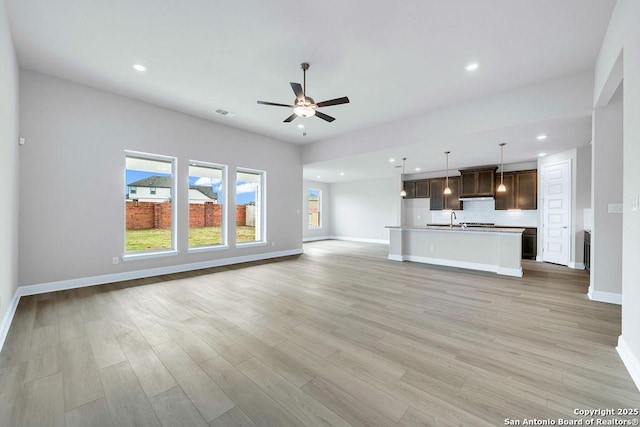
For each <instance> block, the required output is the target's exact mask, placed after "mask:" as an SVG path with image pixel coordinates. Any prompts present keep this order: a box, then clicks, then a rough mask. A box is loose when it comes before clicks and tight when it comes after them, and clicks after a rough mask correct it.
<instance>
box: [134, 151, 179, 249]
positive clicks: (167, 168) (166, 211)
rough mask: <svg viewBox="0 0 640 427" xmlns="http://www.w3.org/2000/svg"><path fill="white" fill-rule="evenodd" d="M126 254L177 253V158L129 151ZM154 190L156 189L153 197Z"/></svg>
mask: <svg viewBox="0 0 640 427" xmlns="http://www.w3.org/2000/svg"><path fill="white" fill-rule="evenodd" d="M125 154H126V162H125V163H126V166H125V186H126V188H128V189H129V194H136V197H135V199H132V198H130V197H129V194H126V195H125V253H132V252H136V253H137V252H150V253H154V252H166V251H170V250H173V251H175V248H176V245H175V238H176V226H175V223H176V221H175V216H176V215H175V212H176V210H175V203H172V201H173V199H174V198H175V164H176V159H175V158H174V157H167V156H160V155H155V154H146V153H137V152H131V151H127V152H125ZM151 189H155V190H156V191H155V194H154V195H153V196H152V194H151V191H150V190H151Z"/></svg>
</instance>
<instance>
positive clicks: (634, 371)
mask: <svg viewBox="0 0 640 427" xmlns="http://www.w3.org/2000/svg"><path fill="white" fill-rule="evenodd" d="M616 350H617V351H618V354H619V355H620V359H622V363H624V366H625V367H626V368H627V371H629V375H631V379H632V380H633V382H634V383H635V384H636V387H637V389H638V391H640V360H639V359H638V357H637V356H636V355H635V354H633V351H631V347H629V345H628V344H627V342H626V341H625V339H624V337H623V336H622V335H620V336H619V337H618V346H617V347H616Z"/></svg>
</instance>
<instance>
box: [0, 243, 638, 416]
mask: <svg viewBox="0 0 640 427" xmlns="http://www.w3.org/2000/svg"><path fill="white" fill-rule="evenodd" d="M386 254H387V247H386V246H385V245H376V244H362V243H353V242H341V241H322V242H313V243H309V244H305V254H304V255H301V256H298V257H288V258H283V259H278V260H272V261H264V262H255V263H248V264H243V265H236V266H229V267H220V268H212V269H208V270H200V271H195V272H189V273H183V274H174V275H166V276H161V277H152V278H145V279H140V280H132V281H129V282H120V283H113V284H108V285H102V286H94V287H88V288H81V289H74V290H68V291H61V292H55V293H48V294H42V295H35V296H30V297H25V298H22V299H21V301H20V304H19V306H18V309H17V312H16V315H15V317H14V320H13V323H12V326H11V329H10V331H9V334H8V337H7V340H6V343H5V346H4V348H3V350H2V352H1V353H0V425H2V426H12V427H13V426H38V427H43V426H65V425H66V426H129V425H131V426H133V425H135V426H191V425H193V426H230V425H242V426H254V425H257V426H262V425H268V426H314V425H337V426H348V425H354V426H389V425H403V426H415V425H464V426H484V425H487V426H490V425H505V420H506V419H511V420H523V419H524V418H527V419H532V418H536V419H543V420H546V419H553V420H558V419H560V418H562V419H573V418H576V415H575V414H574V410H576V409H601V408H640V393H639V392H638V390H637V389H636V387H635V386H634V384H633V382H632V380H631V378H630V376H629V374H628V373H627V371H626V370H625V368H624V366H623V364H622V362H621V361H620V358H619V357H618V354H617V353H616V350H615V346H616V343H617V339H618V336H619V334H620V307H619V306H616V305H611V304H604V303H598V302H593V301H590V300H589V299H588V298H587V296H586V291H587V287H588V283H589V278H588V275H587V273H586V272H583V271H576V270H570V269H568V268H565V267H560V266H555V265H550V264H542V263H535V262H525V263H524V277H523V278H511V277H506V276H498V275H495V274H492V273H483V272H473V271H468V270H458V269H454V268H446V267H436V266H429V265H423V264H416V263H399V262H393V261H388V260H387V259H386ZM587 418H591V417H587ZM619 418H623V417H619ZM604 419H610V418H604Z"/></svg>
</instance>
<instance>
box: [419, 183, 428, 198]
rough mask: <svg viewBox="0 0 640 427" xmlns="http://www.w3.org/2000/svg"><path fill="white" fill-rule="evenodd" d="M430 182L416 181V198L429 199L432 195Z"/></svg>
mask: <svg viewBox="0 0 640 427" xmlns="http://www.w3.org/2000/svg"><path fill="white" fill-rule="evenodd" d="M429 190H430V189H429V181H428V180H426V179H423V180H420V181H416V197H420V198H427V197H429V195H430V191H429Z"/></svg>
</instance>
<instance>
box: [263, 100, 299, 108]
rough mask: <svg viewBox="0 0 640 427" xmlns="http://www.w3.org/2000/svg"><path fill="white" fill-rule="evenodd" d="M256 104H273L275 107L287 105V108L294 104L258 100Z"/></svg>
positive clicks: (292, 106)
mask: <svg viewBox="0 0 640 427" xmlns="http://www.w3.org/2000/svg"><path fill="white" fill-rule="evenodd" d="M258 104H262V105H274V106H276V107H289V108H294V107H295V106H294V105H287V104H278V103H277V102H267V101H258Z"/></svg>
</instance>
